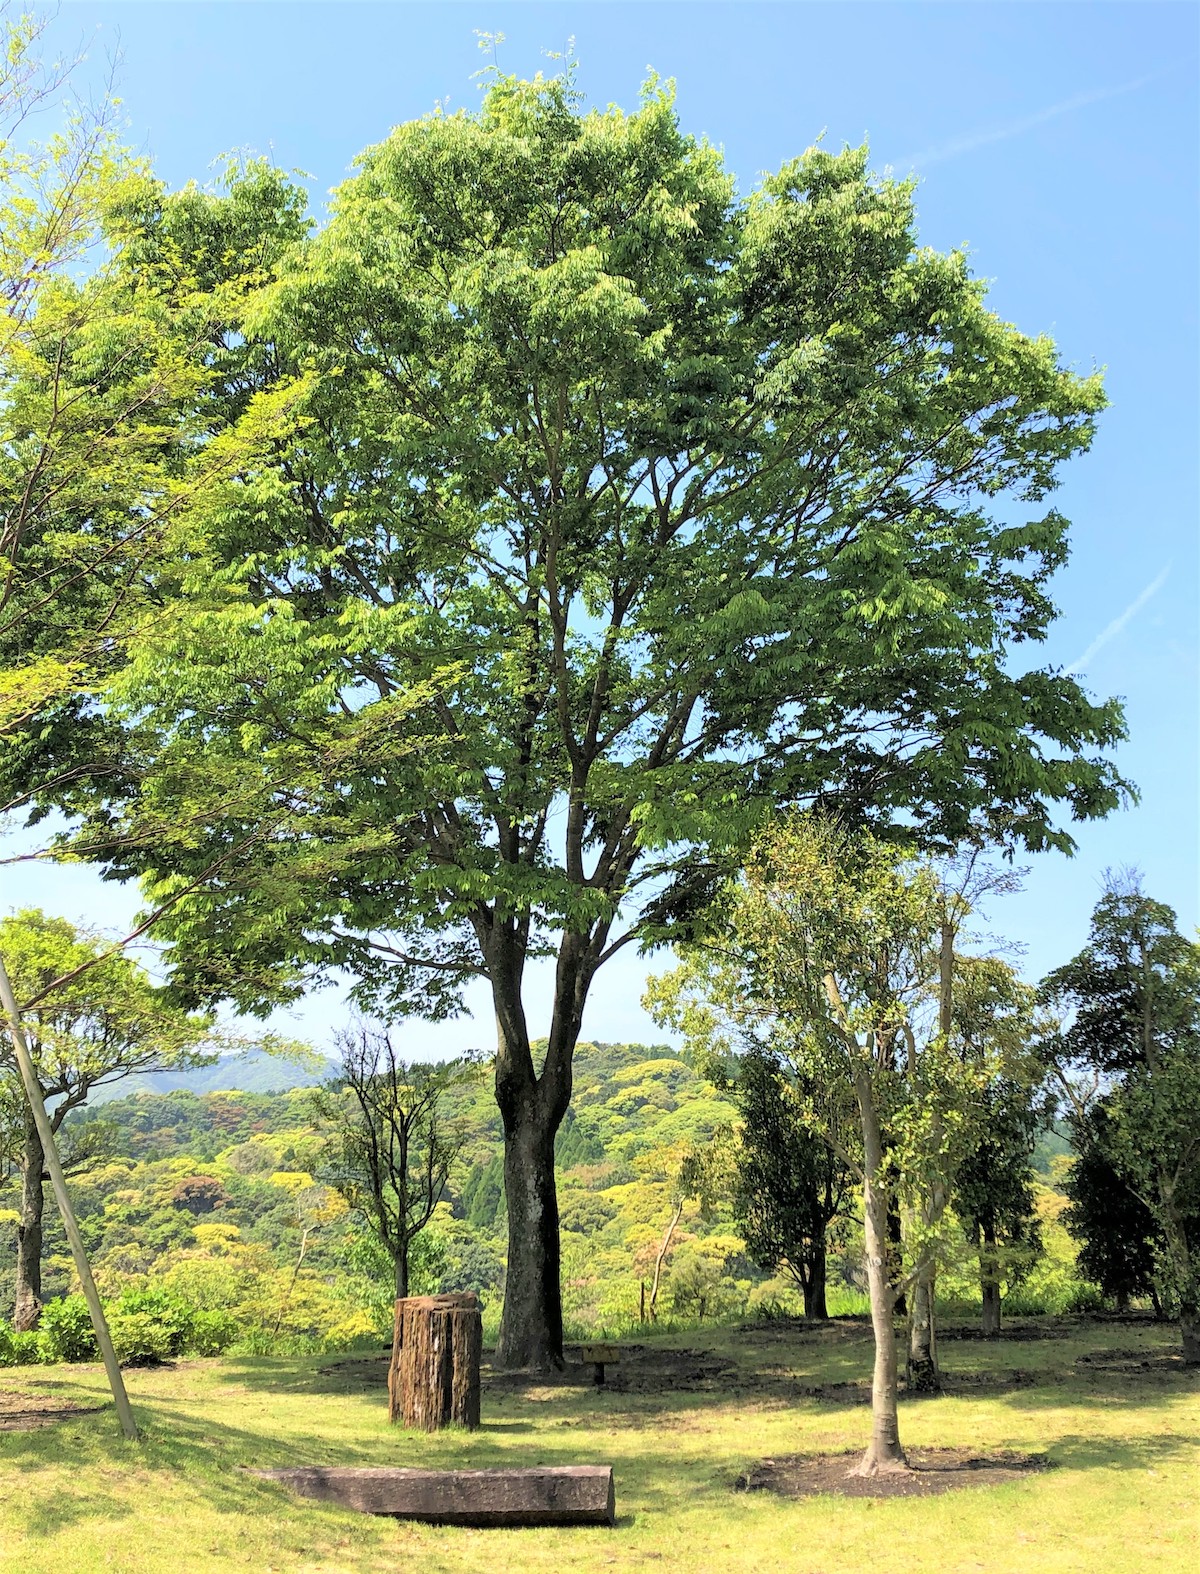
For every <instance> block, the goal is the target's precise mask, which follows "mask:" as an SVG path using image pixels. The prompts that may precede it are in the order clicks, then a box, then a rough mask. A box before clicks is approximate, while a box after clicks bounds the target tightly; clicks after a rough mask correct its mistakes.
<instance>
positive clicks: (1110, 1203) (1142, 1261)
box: [1063, 1100, 1163, 1316]
mask: <svg viewBox="0 0 1200 1574" xmlns="http://www.w3.org/2000/svg"><path fill="white" fill-rule="evenodd" d="M1104 1125H1105V1110H1104V1103H1103V1100H1098V1101H1097V1102H1096V1103H1095V1104H1094V1105H1093V1106H1092V1108H1091V1109H1090V1110H1089V1111H1088V1114H1087V1116H1086V1117H1084V1118H1080V1119H1077V1120H1076V1121H1075V1122H1074V1123H1073V1133H1074V1137H1075V1144H1076V1156H1075V1158H1074V1160H1073V1162H1072V1163H1071V1166H1070V1169H1069V1170H1068V1172H1067V1175H1066V1177H1065V1179H1064V1181H1063V1189H1064V1191H1065V1192H1066V1195H1067V1196H1068V1197H1069V1198H1070V1207H1069V1208H1068V1209H1067V1210H1066V1212H1065V1214H1064V1219H1065V1221H1066V1225H1067V1228H1068V1229H1069V1230H1070V1232H1071V1234H1072V1235H1073V1236H1074V1237H1075V1239H1076V1240H1077V1241H1078V1242H1079V1267H1080V1271H1081V1272H1082V1273H1083V1274H1085V1275H1086V1277H1087V1278H1089V1279H1091V1280H1092V1281H1093V1282H1094V1283H1095V1284H1096V1285H1098V1286H1099V1288H1100V1290H1101V1291H1102V1292H1103V1294H1104V1295H1106V1296H1108V1297H1111V1299H1112V1300H1113V1301H1114V1302H1115V1303H1116V1307H1117V1310H1118V1311H1124V1310H1126V1308H1127V1307H1128V1305H1129V1303H1130V1301H1131V1300H1132V1299H1133V1298H1134V1297H1135V1296H1148V1297H1149V1298H1150V1299H1151V1301H1152V1303H1153V1305H1154V1309H1155V1312H1156V1314H1157V1315H1160V1316H1161V1315H1162V1300H1161V1298H1160V1296H1159V1293H1158V1284H1157V1282H1156V1279H1155V1272H1154V1269H1155V1261H1156V1259H1157V1258H1158V1257H1160V1256H1161V1253H1162V1250H1163V1240H1162V1231H1161V1230H1160V1228H1159V1225H1158V1223H1157V1221H1156V1219H1155V1216H1154V1213H1153V1212H1152V1211H1151V1209H1150V1208H1148V1207H1147V1205H1146V1204H1145V1203H1144V1202H1143V1201H1142V1199H1141V1198H1140V1197H1139V1196H1138V1194H1137V1192H1136V1191H1134V1190H1133V1189H1132V1188H1131V1187H1130V1185H1129V1183H1128V1181H1126V1180H1125V1179H1124V1178H1123V1176H1122V1175H1121V1172H1120V1170H1119V1169H1118V1168H1117V1167H1116V1165H1115V1164H1114V1163H1113V1161H1112V1159H1111V1158H1110V1157H1109V1153H1110V1144H1109V1142H1108V1140H1107V1133H1106V1132H1104ZM1097 1128H1099V1132H1100V1133H1101V1134H1100V1135H1098V1136H1097V1135H1093V1133H1094V1132H1096V1131H1097Z"/></svg>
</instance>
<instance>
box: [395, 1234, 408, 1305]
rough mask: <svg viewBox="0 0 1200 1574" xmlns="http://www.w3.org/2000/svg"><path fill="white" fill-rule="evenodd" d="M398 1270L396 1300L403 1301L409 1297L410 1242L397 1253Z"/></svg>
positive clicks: (396, 1266)
mask: <svg viewBox="0 0 1200 1574" xmlns="http://www.w3.org/2000/svg"><path fill="white" fill-rule="evenodd" d="M394 1261H395V1268H396V1299H397V1300H398V1301H403V1300H405V1299H406V1298H407V1296H408V1242H407V1241H405V1243H404V1245H403V1246H402V1247H401V1248H400V1250H399V1251H397V1253H396V1256H395V1259H394Z"/></svg>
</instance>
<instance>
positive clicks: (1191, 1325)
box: [1179, 1302, 1200, 1366]
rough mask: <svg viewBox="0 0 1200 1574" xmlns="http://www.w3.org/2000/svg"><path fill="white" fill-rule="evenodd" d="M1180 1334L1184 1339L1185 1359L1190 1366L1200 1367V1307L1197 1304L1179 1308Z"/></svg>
mask: <svg viewBox="0 0 1200 1574" xmlns="http://www.w3.org/2000/svg"><path fill="white" fill-rule="evenodd" d="M1179 1332H1180V1334H1181V1335H1182V1337H1183V1359H1184V1361H1185V1362H1186V1363H1187V1364H1188V1366H1200V1307H1197V1306H1196V1305H1195V1303H1194V1302H1193V1303H1190V1304H1186V1305H1183V1306H1180V1308H1179Z"/></svg>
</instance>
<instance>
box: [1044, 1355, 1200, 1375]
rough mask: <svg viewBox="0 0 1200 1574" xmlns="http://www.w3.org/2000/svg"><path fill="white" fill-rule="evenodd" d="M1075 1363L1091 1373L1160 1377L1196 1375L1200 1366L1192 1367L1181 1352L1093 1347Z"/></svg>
mask: <svg viewBox="0 0 1200 1574" xmlns="http://www.w3.org/2000/svg"><path fill="white" fill-rule="evenodd" d="M1075 1365H1076V1366H1079V1367H1082V1368H1083V1370H1084V1371H1085V1372H1089V1373H1099V1372H1105V1373H1115V1374H1116V1375H1117V1376H1128V1377H1143V1376H1145V1375H1147V1374H1149V1375H1151V1376H1155V1377H1161V1376H1162V1375H1163V1374H1164V1373H1166V1374H1172V1373H1175V1374H1178V1375H1179V1376H1180V1377H1182V1376H1184V1375H1190V1376H1193V1377H1195V1376H1197V1375H1200V1367H1195V1366H1189V1365H1188V1363H1187V1362H1186V1361H1185V1360H1184V1359H1183V1356H1182V1354H1181V1353H1180V1352H1179V1351H1175V1352H1174V1353H1172V1354H1166V1355H1147V1354H1146V1353H1145V1351H1144V1350H1090V1351H1088V1352H1087V1353H1086V1354H1084V1355H1077V1356H1076V1357H1075Z"/></svg>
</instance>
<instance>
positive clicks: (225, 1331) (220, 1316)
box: [184, 1310, 239, 1355]
mask: <svg viewBox="0 0 1200 1574" xmlns="http://www.w3.org/2000/svg"><path fill="white" fill-rule="evenodd" d="M238 1332H239V1329H238V1323H237V1319H236V1318H235V1317H233V1316H232V1315H231V1314H230V1313H229V1312H221V1311H205V1310H196V1311H193V1313H192V1323H191V1330H190V1332H189V1334H188V1336H187V1343H186V1344H185V1346H184V1348H185V1349H186V1351H187V1352H188V1354H189V1355H222V1354H223V1353H224V1352H225V1351H226V1350H228V1349H229V1346H230V1345H231V1344H232V1343H233V1341H234V1340H235V1339H236V1338H237V1336H238Z"/></svg>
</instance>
